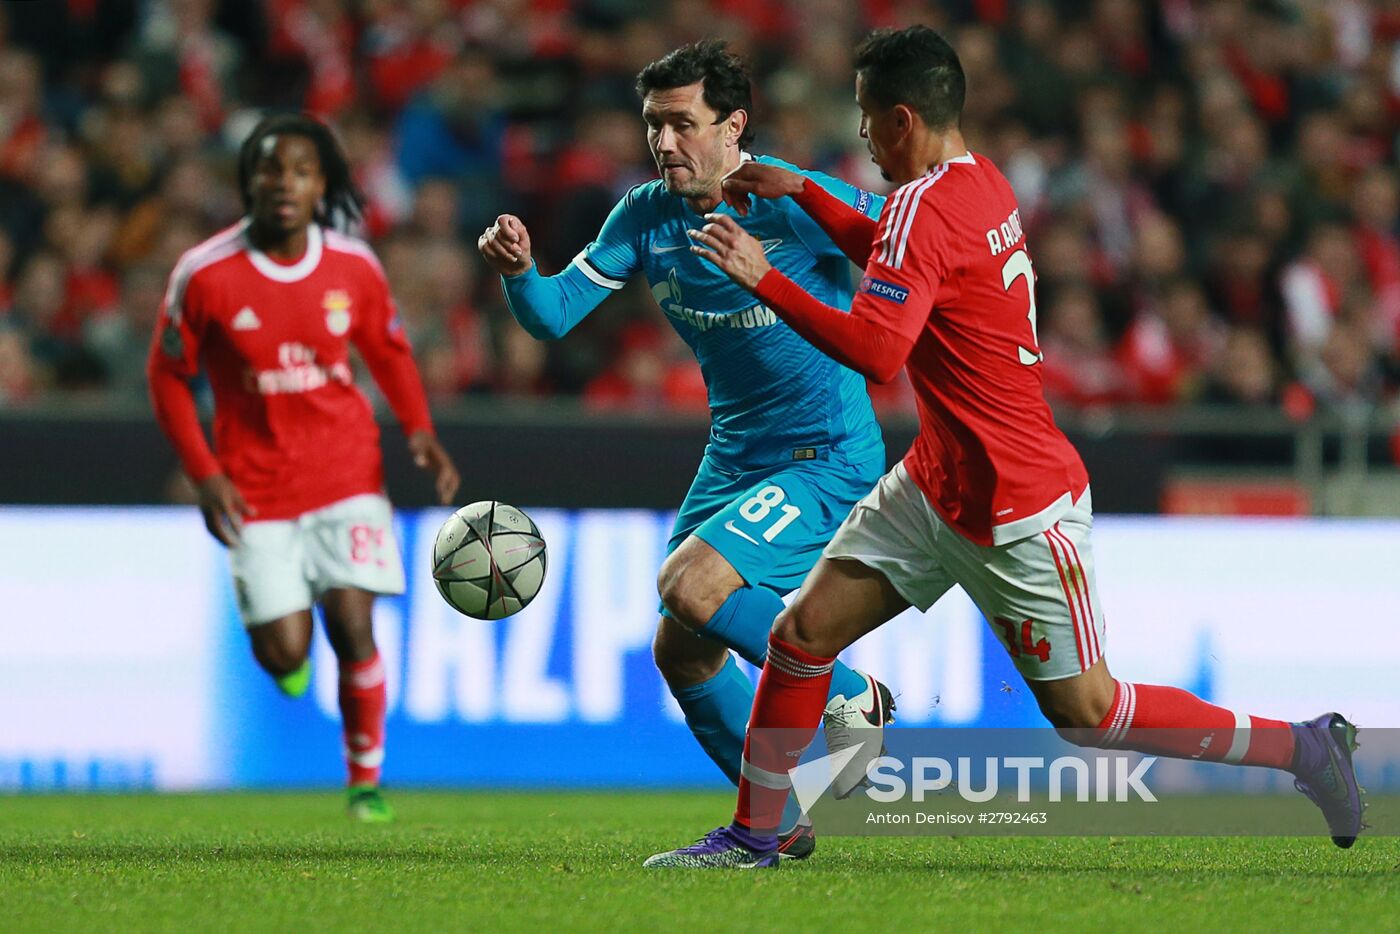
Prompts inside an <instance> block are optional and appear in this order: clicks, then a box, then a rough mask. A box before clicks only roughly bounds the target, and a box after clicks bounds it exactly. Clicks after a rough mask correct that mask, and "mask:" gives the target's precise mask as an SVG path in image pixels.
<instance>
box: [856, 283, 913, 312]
mask: <svg viewBox="0 0 1400 934" xmlns="http://www.w3.org/2000/svg"><path fill="white" fill-rule="evenodd" d="M860 291H862V292H869V293H870V294H871V295H874V296H875V297H876V298H883V299H884V300H885V301H887V302H894V303H895V304H896V305H903V304H904V303H905V302H906V301H908V300H909V290H908V289H906V288H905V287H904V286H902V285H897V284H895V283H893V282H886V281H885V280H884V279H876V278H875V277H874V276H866V277H865V278H863V279H861V280H860Z"/></svg>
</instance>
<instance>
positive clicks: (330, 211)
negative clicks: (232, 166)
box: [238, 113, 365, 229]
mask: <svg viewBox="0 0 1400 934" xmlns="http://www.w3.org/2000/svg"><path fill="white" fill-rule="evenodd" d="M286 135H291V136H301V137H304V138H306V139H309V140H310V141H311V144H312V145H313V146H315V147H316V155H317V157H318V158H319V159H320V161H321V174H322V175H324V176H325V177H326V196H325V198H324V199H323V200H322V202H321V203H320V204H319V205H317V206H316V222H317V223H318V224H322V225H324V226H328V227H336V228H341V229H344V228H347V227H349V226H351V225H353V224H358V223H359V222H360V221H361V220H362V219H363V217H364V207H365V196H364V195H363V194H362V193H361V192H360V189H359V186H357V185H356V184H355V180H354V178H353V177H352V176H351V174H350V160H349V159H347V158H346V157H345V151H344V150H343V149H341V148H340V141H339V140H337V139H336V138H335V134H334V133H332V132H331V128H330V127H328V126H326V125H325V124H324V123H322V122H321V121H320V120H318V119H316V118H315V117H313V116H311V115H310V114H305V113H278V114H271V115H269V116H266V117H263V118H262V119H261V120H259V121H258V125H257V126H255V127H253V132H251V133H249V134H248V138H247V139H245V140H244V141H243V145H242V147H240V148H239V150H238V191H239V193H240V194H242V196H243V210H244V211H251V210H252V208H253V197H252V192H251V191H250V190H249V187H250V185H251V183H252V181H253V172H254V171H255V170H256V169H257V166H258V157H259V156H260V155H261V154H262V143H263V140H265V139H267V138H268V137H269V136H286Z"/></svg>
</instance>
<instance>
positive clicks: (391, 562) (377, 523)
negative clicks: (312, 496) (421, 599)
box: [229, 493, 404, 626]
mask: <svg viewBox="0 0 1400 934" xmlns="http://www.w3.org/2000/svg"><path fill="white" fill-rule="evenodd" d="M229 566H230V568H231V570H232V571H233V583H234V591H235V594H236V596H237V600H238V610H239V613H240V614H241V615H242V617H243V624H244V625H245V626H258V625H261V624H263V623H270V622H272V621H273V620H276V619H281V618H282V617H284V616H287V615H288V614H291V613H296V612H298V611H300V610H309V609H310V608H311V606H312V604H313V603H315V602H316V601H317V600H319V599H320V598H321V596H322V595H323V594H324V593H325V592H326V591H327V590H332V589H336V588H341V587H345V588H354V589H356V590H367V591H369V592H370V593H376V594H400V593H403V591H404V569H403V557H402V555H401V553H400V549H399V543H398V538H397V537H396V536H395V535H394V513H393V507H391V506H390V505H389V500H388V499H386V498H385V497H384V496H382V495H380V494H377V493H365V494H361V495H359V496H352V497H350V498H349V499H343V500H341V501H339V502H336V503H331V504H330V505H329V506H324V507H322V508H320V509H316V510H313V511H311V512H308V513H304V514H302V515H300V516H298V517H297V518H295V519H286V520H272V521H268V522H250V523H248V524H247V525H246V526H244V528H243V536H242V541H241V542H240V543H239V544H238V545H235V546H234V547H233V548H230V549H229Z"/></svg>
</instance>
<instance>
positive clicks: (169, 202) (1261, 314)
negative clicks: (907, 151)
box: [0, 0, 1400, 416]
mask: <svg viewBox="0 0 1400 934" xmlns="http://www.w3.org/2000/svg"><path fill="white" fill-rule="evenodd" d="M915 22H918V23H926V24H929V25H932V26H934V27H935V28H937V29H939V30H941V31H943V32H944V34H945V35H946V36H947V37H948V38H949V39H950V40H951V41H952V42H953V44H954V46H955V47H956V48H957V50H958V52H959V54H960V55H961V57H962V61H963V65H964V68H965V69H966V71H967V76H968V91H969V94H968V106H967V111H966V114H965V118H964V133H965V135H966V137H967V139H968V142H969V145H970V146H972V148H973V149H974V150H975V151H978V152H982V153H985V154H987V155H989V156H990V157H991V158H992V159H993V160H995V161H996V162H997V164H998V165H999V166H1000V167H1001V169H1002V171H1003V172H1004V173H1005V174H1006V175H1007V177H1008V178H1009V179H1010V180H1011V182H1012V184H1013V186H1014V187H1015V189H1016V192H1017V195H1018V197H1019V199H1020V203H1021V214H1022V217H1023V220H1024V222H1025V224H1026V226H1027V229H1028V238H1029V243H1030V247H1031V251H1032V255H1033V257H1034V261H1035V265H1036V269H1037V272H1038V275H1039V282H1038V319H1039V338H1040V342H1041V345H1042V348H1043V350H1044V352H1045V360H1046V362H1045V375H1046V384H1047V394H1049V395H1050V396H1051V397H1052V399H1053V400H1054V401H1056V402H1058V403H1060V404H1063V405H1068V406H1080V407H1083V406H1102V405H1119V404H1147V405H1174V404H1183V403H1190V402H1212V403H1217V402H1224V403H1235V404H1242V405H1248V406H1259V407H1268V408H1278V407H1283V408H1284V409H1285V410H1286V411H1288V412H1290V413H1291V414H1294V415H1297V416H1302V415H1305V414H1306V413H1308V412H1310V411H1312V410H1314V409H1315V408H1316V407H1317V406H1324V407H1350V408H1364V407H1370V406H1374V405H1377V404H1389V403H1391V402H1392V401H1393V400H1394V398H1395V396H1396V394H1397V389H1400V225H1398V224H1397V219H1398V218H1400V193H1398V189H1397V176H1396V167H1397V139H1398V136H1397V134H1398V132H1400V45H1397V42H1396V39H1397V37H1400V0H1370V2H1367V0H1269V2H1249V0H1160V2H1147V0H1082V2H1071V0H1058V2H1057V0H929V2H922V0H864V2H854V0H669V2H668V0H40V2H25V3H5V4H0V407H6V408H12V407H21V406H26V405H31V404H34V403H36V402H39V401H52V400H55V399H59V400H62V399H74V400H83V399H88V398H99V399H113V400H127V401H133V402H139V401H140V400H142V399H143V398H144V395H145V387H144V375H143V364H144V356H145V352H146V348H147V345H148V342H149V336H150V333H151V330H152V326H153V322H154V320H155V317H156V314H157V312H158V309H159V306H160V301H161V296H162V291H163V288H164V284H165V281H166V277H167V276H168V274H169V272H170V269H171V267H172V266H173V265H174V263H175V261H176V259H177V258H178V256H179V255H180V253H181V252H182V251H184V250H185V249H187V248H189V247H190V246H192V245H194V244H195V243H197V242H199V241H200V240H202V239H204V238H205V237H207V236H209V235H210V234H211V233H213V232H215V231H216V230H218V229H220V228H221V227H223V226H226V225H227V224H229V223H230V222H232V221H234V220H236V219H237V217H238V216H239V214H240V210H241V205H240V200H239V195H238V192H237V190H236V185H235V170H234V155H235V153H236V150H237V146H238V144H239V143H240V142H241V140H242V138H243V137H244V136H245V135H246V134H247V132H248V131H249V129H251V127H252V125H253V123H254V122H255V121H256V120H257V118H258V117H259V116H260V114H261V113H262V112H263V111H264V110H265V109H268V108H283V109H305V110H309V111H312V112H314V113H317V114H319V115H321V116H323V117H325V118H327V119H328V120H330V121H332V122H333V124H334V125H335V126H336V128H337V129H338V131H339V134H340V136H341V139H342V140H343V142H344V145H345V147H346V149H347V152H348V154H349V156H350V158H351V160H352V161H353V163H354V167H355V172H356V176H357V178H358V180H359V183H360V185H361V186H362V187H363V189H364V191H365V192H366V194H367V195H368V198H369V211H368V216H367V221H366V227H367V229H366V231H365V234H366V236H368V237H369V239H370V240H371V241H372V242H373V244H374V246H375V248H376V249H377V250H378V252H379V254H380V256H381V258H382V260H383V262H384V265H385V267H386V269H387V271H388V274H389V278H390V280H391V285H392V286H393V289H394V291H395V295H396V298H397V300H398V303H399V306H400V309H401V311H402V314H403V318H404V320H405V323H406V325H407V328H408V332H409V335H410V337H411V338H412V340H413V342H414V346H415V349H416V353H417V355H418V358H419V361H420V365H421V368H422V372H423V376H424V380H425V382H426V384H427V387H428V391H429V393H430V396H431V397H432V399H433V401H434V402H435V403H437V404H443V403H450V402H451V401H453V400H457V399H461V398H465V397H469V396H474V395H487V396H493V397H544V396H556V395H563V396H580V397H582V398H583V399H584V400H585V401H586V402H587V403H588V404H590V405H593V406H597V407H602V408H608V407H614V408H615V407H636V408H644V409H645V408H664V409H690V410H703V408H704V404H705V393H704V386H703V384H702V383H701V382H700V378H699V372H698V368H697V367H696V366H695V364H694V362H693V360H692V358H691V357H690V355H689V353H688V352H687V351H686V349H685V347H684V346H683V345H681V344H680V342H679V340H678V338H676V337H675V335H674V334H673V333H672V332H671V330H670V329H669V327H667V326H666V325H665V322H664V321H663V320H662V318H661V316H660V314H659V313H658V312H657V311H656V308H655V306H654V304H653V303H652V300H651V298H650V295H649V294H648V292H647V290H646V288H645V287H644V285H643V284H640V283H634V284H633V285H632V286H631V287H629V288H628V289H627V290H625V291H624V292H622V293H620V294H619V295H617V296H614V297H612V298H611V299H610V300H609V302H607V303H605V305H604V306H603V307H602V308H600V309H599V310H598V312H596V313H595V314H594V315H593V316H592V317H591V318H590V319H588V320H587V321H585V322H584V323H583V324H582V325H580V327H579V328H578V329H577V330H576V331H575V332H574V333H572V334H570V335H569V336H568V337H567V338H566V339H564V340H563V341H560V342H555V343H551V344H541V343H537V342H535V341H534V340H533V339H531V338H530V337H528V336H527V335H526V334H525V333H524V332H523V331H522V330H521V329H520V328H518V327H517V326H515V324H514V323H513V321H512V320H511V319H510V316H509V314H508V312H507V311H506V310H505V308H504V305H503V302H502V299H501V295H500V288H499V285H498V283H497V282H496V280H495V277H494V276H493V275H490V274H488V272H487V271H486V270H484V268H483V265H482V263H481V261H480V258H479V257H478V256H477V254H476V249H475V241H476V237H477V235H478V234H479V233H480V232H481V230H482V229H483V228H484V227H485V226H486V225H487V224H489V223H490V222H491V221H492V220H493V219H494V217H495V216H496V215H497V214H499V213H502V212H510V213H514V214H518V215H520V216H521V217H522V218H523V219H524V220H525V222H526V223H527V225H528V226H529V227H530V230H531V232H532V236H533V241H534V250H535V256H536V258H537V260H538V262H539V266H540V268H541V269H542V270H543V271H544V272H546V273H551V272H556V271H558V270H559V269H561V268H562V267H563V266H564V265H565V264H567V263H568V261H569V260H570V258H571V257H572V256H573V255H574V254H575V253H576V252H578V250H579V249H580V248H581V247H582V246H583V245H584V244H585V243H587V242H588V241H589V240H590V239H591V238H592V236H593V235H594V233H595V232H596V231H597V229H598V226H599V224H600V223H601V221H602V219H603V218H604V217H605V216H606V214H607V212H608V210H609V209H610V208H611V207H612V205H613V204H614V203H615V202H616V201H617V200H618V198H620V197H621V196H622V195H623V194H624V193H625V192H626V191H627V189H628V188H629V187H631V186H632V185H635V184H637V183H638V182H642V181H645V180H648V179H650V178H653V177H654V175H655V172H654V167H653V165H652V164H651V162H650V159H649V156H648V153H647V150H646V144H645V138H644V132H643V125H642V123H641V120H640V118H639V104H638V101H637V99H636V97H635V94H634V92H633V89H632V86H633V79H634V76H635V74H636V72H637V71H638V70H639V69H640V68H641V67H642V66H643V65H645V64H646V63H647V62H649V61H651V60H653V59H655V58H657V57H659V56H661V55H663V54H664V53H665V52H666V51H668V50H669V49H671V48H674V47H675V46H677V45H680V44H682V43H685V42H689V41H692V40H695V39H698V38H703V37H708V36H721V37H724V38H727V39H728V40H729V41H730V42H731V46H732V48H733V49H734V50H735V51H736V52H738V53H740V54H741V55H742V56H744V57H745V59H746V60H747V61H748V62H749V63H750V66H751V68H752V71H753V76H754V85H755V96H756V101H755V113H754V114H753V115H752V119H753V122H754V123H755V124H756V127H757V131H758V141H757V143H756V145H755V147H754V149H755V151H757V152H765V153H771V154H774V155H777V156H780V157H782V158H784V159H787V160H789V161H791V162H795V163H797V164H799V165H804V166H809V167H814V168H820V169H825V170H827V171H830V172H832V173H834V174H837V175H840V176H843V177H845V178H848V179H851V180H852V181H855V182H857V183H858V184H861V185H863V186H865V187H868V188H871V189H873V190H876V191H885V190H887V186H885V185H884V184H883V183H882V182H881V181H880V179H879V177H878V174H877V173H876V172H875V168H874V166H873V165H871V164H870V162H869V159H868V156H867V154H866V152H865V149H864V146H863V143H862V142H861V141H860V140H859V139H858V138H857V134H856V129H857V125H858V112H857V110H856V108H855V104H854V100H853V83H852V73H851V65H850V61H851V51H852V48H853V46H854V44H855V42H856V41H857V40H858V39H859V37H860V36H861V35H862V34H863V33H864V32H866V31H867V30H869V29H870V28H872V27H878V26H902V25H907V24H911V23H915ZM874 395H875V396H876V399H877V403H878V404H879V405H880V406H881V407H882V408H884V409H886V410H902V409H908V408H909V407H911V406H912V401H911V398H910V395H909V393H908V390H907V386H904V385H902V384H895V385H893V386H890V387H875V392H874Z"/></svg>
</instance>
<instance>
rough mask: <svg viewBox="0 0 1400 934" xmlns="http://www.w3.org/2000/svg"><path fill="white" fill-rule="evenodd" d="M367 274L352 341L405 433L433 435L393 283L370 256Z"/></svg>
mask: <svg viewBox="0 0 1400 934" xmlns="http://www.w3.org/2000/svg"><path fill="white" fill-rule="evenodd" d="M365 270H366V271H365V284H364V295H365V303H364V305H363V306H362V313H361V314H360V315H359V316H357V318H356V323H355V329H354V331H352V332H351V334H350V339H351V341H352V342H353V343H354V344H355V346H356V347H357V348H358V349H359V351H360V356H362V357H363V358H364V361H365V365H366V366H368V367H369V371H370V374H371V375H372V376H373V377H374V381H375V383H377V384H378V386H379V389H380V390H381V391H382V392H383V393H384V398H385V399H387V400H388V402H389V407H390V408H391V409H393V410H394V416H395V417H396V418H398V420H399V426H400V427H401V428H402V429H403V433H404V434H405V435H412V434H414V433H416V432H419V431H427V432H431V431H432V430H433V419H432V415H430V414H429V412H428V398H427V396H426V394H425V393H424V392H423V381H422V380H421V379H420V378H419V376H418V367H417V366H416V365H415V364H414V362H413V348H412V347H411V346H410V345H409V343H408V335H407V334H405V333H404V329H403V321H402V320H401V319H400V318H399V315H398V310H397V309H396V308H395V307H394V299H393V296H392V295H390V294H389V281H388V279H387V278H385V276H384V269H383V267H381V266H380V265H379V262H378V261H377V260H375V259H373V258H372V257H370V256H366V257H365Z"/></svg>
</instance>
